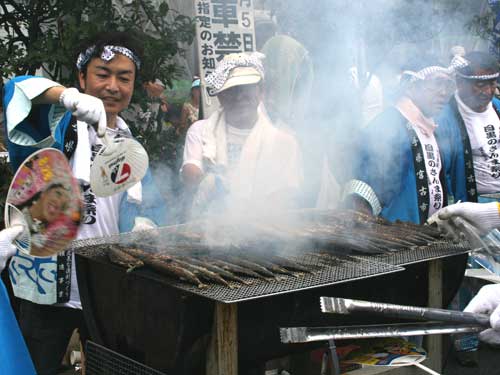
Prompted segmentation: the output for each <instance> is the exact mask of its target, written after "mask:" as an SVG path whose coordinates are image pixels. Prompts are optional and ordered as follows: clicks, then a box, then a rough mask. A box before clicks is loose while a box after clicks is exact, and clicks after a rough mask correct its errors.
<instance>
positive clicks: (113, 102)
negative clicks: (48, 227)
mask: <svg viewBox="0 0 500 375" xmlns="http://www.w3.org/2000/svg"><path fill="white" fill-rule="evenodd" d="M140 51H141V49H140V47H138V44H137V42H135V40H134V39H133V38H132V37H131V36H130V33H126V32H116V33H106V34H100V35H99V37H98V38H97V39H95V40H92V41H89V42H88V43H87V44H86V45H85V47H83V48H81V49H80V50H79V54H78V58H77V61H76V65H77V68H78V81H79V84H80V88H81V90H79V89H77V88H65V87H63V86H61V85H60V84H59V83H57V82H53V81H51V80H48V79H46V78H42V77H33V76H22V77H16V78H14V79H12V80H11V81H9V82H8V83H7V84H6V86H5V91H4V98H3V99H4V103H5V129H6V134H7V135H8V148H9V156H10V161H11V163H12V166H13V168H14V170H16V169H17V167H18V166H19V165H20V163H22V162H23V161H24V159H25V158H26V157H27V156H28V155H30V154H31V153H32V152H34V151H36V150H37V149H38V148H42V147H54V148H57V149H59V150H61V151H62V152H64V153H65V155H66V156H67V158H68V160H69V161H70V165H71V167H72V169H73V174H74V175H75V177H77V178H78V179H79V181H80V184H81V188H82V192H83V199H84V212H83V218H82V225H81V226H80V228H79V231H78V237H77V238H79V239H82V238H94V237H102V236H109V235H113V234H118V233H120V232H128V231H131V230H134V229H137V228H138V227H139V226H140V223H144V222H147V223H149V224H148V226H149V227H151V226H152V225H154V224H153V221H154V222H156V223H157V224H163V223H164V212H165V206H164V204H163V200H162V198H161V195H160V194H159V192H158V190H157V189H156V187H155V186H154V183H153V181H152V176H151V174H150V173H149V172H148V173H147V174H146V176H145V177H144V179H143V180H142V181H141V183H140V184H136V185H134V186H133V187H132V188H130V189H129V190H128V191H127V192H122V193H117V194H114V195H112V196H109V197H105V198H102V197H96V196H95V194H94V193H93V192H92V190H91V188H90V183H89V180H90V165H91V163H92V160H93V157H94V156H95V154H96V153H97V152H98V150H99V149H100V147H102V142H101V140H100V138H99V137H98V135H99V136H102V135H104V134H107V135H108V136H109V137H112V138H113V137H120V136H131V134H130V130H129V129H128V126H127V124H126V123H125V121H123V119H122V118H121V117H120V116H119V114H120V112H121V111H122V110H124V109H125V108H127V107H128V105H129V102H130V99H131V97H132V93H133V91H134V82H135V80H136V77H137V74H138V70H139V68H140V65H141V61H140V54H141V53H140ZM81 91H82V92H81ZM96 124H99V125H98V126H96ZM143 227H144V226H142V228H143ZM9 273H10V277H11V281H12V285H13V289H14V294H15V295H16V296H17V297H19V299H20V316H19V323H20V327H21V330H22V333H23V335H24V338H25V340H26V344H27V346H28V349H29V351H30V354H31V356H32V359H33V362H34V364H35V367H36V370H37V373H38V374H39V375H44V374H55V373H57V372H58V367H59V366H60V363H61V360H62V358H63V356H64V353H65V351H66V347H67V344H68V341H69V338H70V336H71V334H72V332H73V330H74V329H75V328H79V330H80V335H81V338H82V341H83V340H84V339H85V336H86V332H85V331H86V330H85V324H84V319H83V314H82V310H81V309H82V306H81V302H80V295H79V291H78V284H77V281H76V272H75V263H74V255H72V254H60V255H58V256H54V257H52V258H43V259H41V258H39V259H37V258H32V257H30V256H27V255H24V254H19V253H18V254H17V255H16V256H14V257H13V258H12V261H11V264H10V268H9Z"/></svg>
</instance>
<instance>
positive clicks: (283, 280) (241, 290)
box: [72, 228, 470, 303]
mask: <svg viewBox="0 0 500 375" xmlns="http://www.w3.org/2000/svg"><path fill="white" fill-rule="evenodd" d="M165 229H166V228H162V229H160V230H157V231H145V232H135V233H125V234H121V235H116V236H109V237H104V238H96V239H87V240H80V241H74V242H73V245H72V249H73V250H76V251H77V252H78V253H79V254H80V255H82V256H84V257H86V258H89V259H93V260H95V261H99V262H102V263H105V264H109V265H110V266H112V267H118V266H115V265H113V264H111V263H110V262H109V260H108V257H107V255H106V253H105V250H103V249H102V248H101V247H100V246H99V245H109V244H111V243H133V242H137V243H141V242H142V241H144V240H145V239H151V236H158V235H159V233H161V234H160V235H162V234H164V233H165ZM166 233H171V232H168V231H167V232H166ZM148 237H149V238H148ZM468 251H470V247H469V246H468V244H466V243H465V244H453V243H451V242H444V241H443V242H437V243H434V244H432V245H429V246H419V247H414V248H410V249H406V250H400V251H394V252H390V253H386V254H383V255H374V256H368V255H365V256H351V257H346V258H336V257H334V256H332V255H325V256H324V258H323V259H320V258H318V257H316V256H313V255H307V254H304V255H300V256H296V257H292V256H287V258H288V259H289V260H291V261H297V262H299V263H300V264H303V265H305V266H309V267H310V268H312V269H314V270H315V271H314V272H313V273H305V274H296V275H295V277H294V276H284V275H279V276H278V280H272V281H265V280H256V279H252V278H245V277H242V278H243V279H246V280H248V281H252V284H251V285H242V284H240V283H230V285H231V286H233V288H228V287H225V286H221V285H217V284H208V288H203V289H200V288H197V287H196V286H192V285H189V284H187V283H183V282H180V281H177V280H175V279H171V278H169V277H166V276H163V275H161V274H158V273H156V272H153V271H150V270H148V269H138V270H134V271H133V273H134V274H136V275H140V276H142V277H146V278H149V279H152V280H156V281H158V282H161V283H163V284H166V285H169V286H172V287H175V288H178V289H181V290H183V291H186V292H188V293H192V294H196V295H199V296H202V297H205V298H209V299H212V300H215V301H218V302H223V303H235V302H242V301H246V300H251V299H256V298H262V297H267V296H272V295H277V294H284V293H290V292H295V291H299V290H305V289H311V288H317V287H322V286H328V285H333V284H338V283H343V282H347V281H354V280H360V279H364V278H368V277H373V276H378V275H383V274H388V273H393V272H398V271H403V270H404V268H403V267H402V266H403V265H408V264H412V263H417V262H422V261H428V260H431V259H437V258H442V257H447V256H452V255H458V254H463V253H466V252H468ZM325 260H327V261H326V262H325Z"/></svg>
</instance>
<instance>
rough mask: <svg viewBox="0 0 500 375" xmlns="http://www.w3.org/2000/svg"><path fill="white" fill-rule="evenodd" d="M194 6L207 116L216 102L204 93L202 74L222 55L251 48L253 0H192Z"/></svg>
mask: <svg viewBox="0 0 500 375" xmlns="http://www.w3.org/2000/svg"><path fill="white" fill-rule="evenodd" d="M194 6H195V14H196V38H197V43H198V67H199V68H198V70H199V72H200V77H201V84H202V90H201V92H202V99H203V103H202V108H203V117H204V118H207V117H208V116H210V114H211V113H212V112H213V111H215V110H216V109H217V107H218V105H219V103H218V101H217V99H216V98H215V97H210V96H209V95H208V93H207V90H206V85H205V78H206V76H207V75H209V74H210V73H212V72H213V71H214V70H215V68H216V67H217V65H218V64H219V63H220V62H221V60H222V59H223V58H224V56H225V55H227V54H230V53H238V52H253V51H255V29H254V17H253V0H194Z"/></svg>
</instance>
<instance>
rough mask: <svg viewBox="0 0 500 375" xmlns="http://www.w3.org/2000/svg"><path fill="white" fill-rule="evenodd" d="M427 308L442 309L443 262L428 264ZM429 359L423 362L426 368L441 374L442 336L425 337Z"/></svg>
mask: <svg viewBox="0 0 500 375" xmlns="http://www.w3.org/2000/svg"><path fill="white" fill-rule="evenodd" d="M428 305H429V307H436V308H440V309H441V308H443V261H442V260H441V259H435V260H433V261H431V262H429V301H428ZM426 344H427V345H426V346H427V351H428V353H429V358H428V359H427V360H426V361H425V362H424V364H425V365H426V366H427V367H430V368H431V369H433V370H435V371H437V372H441V370H442V367H443V363H442V362H443V360H442V355H443V336H442V335H429V336H426Z"/></svg>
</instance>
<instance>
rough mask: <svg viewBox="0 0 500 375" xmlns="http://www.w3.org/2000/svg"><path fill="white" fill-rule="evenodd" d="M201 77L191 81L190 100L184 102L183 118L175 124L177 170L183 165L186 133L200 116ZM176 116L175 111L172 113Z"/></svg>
mask: <svg viewBox="0 0 500 375" xmlns="http://www.w3.org/2000/svg"><path fill="white" fill-rule="evenodd" d="M200 84H201V81H200V78H199V77H197V76H195V77H194V79H193V82H192V83H191V90H190V94H189V101H187V102H184V103H183V105H182V109H181V118H180V121H179V122H178V124H177V125H176V126H175V134H176V136H177V139H176V142H175V154H176V157H177V158H176V160H177V162H176V166H177V170H179V168H181V166H182V155H183V154H184V144H185V143H186V134H187V132H188V130H189V128H190V127H191V125H193V124H194V123H195V122H196V121H198V119H199V117H200V97H201V90H200ZM172 115H173V116H175V111H174V113H173V114H172Z"/></svg>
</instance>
